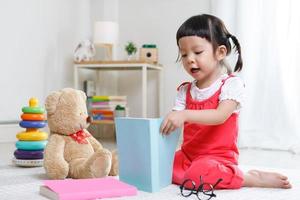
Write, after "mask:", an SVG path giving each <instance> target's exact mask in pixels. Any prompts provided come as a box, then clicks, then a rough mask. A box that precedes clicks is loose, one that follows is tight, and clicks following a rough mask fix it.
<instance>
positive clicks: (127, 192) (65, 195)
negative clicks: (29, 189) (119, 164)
mask: <svg viewBox="0 0 300 200" xmlns="http://www.w3.org/2000/svg"><path fill="white" fill-rule="evenodd" d="M40 194H41V195H43V196H46V197H48V198H50V199H59V200H88V199H89V200H91V199H97V198H109V197H122V196H133V195H136V194H137V189H136V187H134V186H132V185H129V184H127V183H124V182H122V181H119V180H117V179H115V178H112V177H106V178H94V179H65V180H45V181H44V185H42V186H41V187H40Z"/></svg>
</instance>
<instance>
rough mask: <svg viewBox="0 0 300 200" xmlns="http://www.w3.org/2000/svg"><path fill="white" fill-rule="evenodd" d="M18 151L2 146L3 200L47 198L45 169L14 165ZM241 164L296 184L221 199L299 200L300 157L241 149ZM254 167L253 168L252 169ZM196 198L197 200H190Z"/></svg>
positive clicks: (140, 199) (142, 198)
mask: <svg viewBox="0 0 300 200" xmlns="http://www.w3.org/2000/svg"><path fill="white" fill-rule="evenodd" d="M102 144H103V145H104V147H106V148H108V149H114V148H115V146H116V144H115V143H114V142H112V141H109V140H105V141H103V140H102ZM14 150H15V146H14V143H12V142H11V143H0V199H1V200H6V199H7V200H15V199H16V200H18V199H32V200H35V199H37V200H41V199H45V200H46V198H44V197H42V196H40V195H39V193H38V188H39V187H40V185H41V184H42V180H44V179H46V178H47V177H46V176H45V173H44V170H43V168H41V167H39V168H20V167H15V166H13V165H12V164H11V158H12V157H13V152H14ZM240 153H241V154H240V155H241V156H240V164H241V169H242V170H243V171H247V170H249V169H251V168H253V167H252V166H255V168H256V169H261V170H267V171H270V170H275V171H277V172H280V173H283V174H286V175H287V176H288V177H289V178H290V181H291V183H292V185H293V188H292V189H290V190H282V189H269V188H241V189H239V190H220V191H217V192H216V194H217V198H216V199H219V200H233V199H239V200H252V199H253V200H254V199H255V200H256V199H264V200H273V199H277V200H286V199H289V200H299V199H300V198H299V196H300V192H299V191H300V175H299V169H300V155H294V154H291V153H289V152H283V151H268V150H258V149H241V151H240ZM249 167H250V168H249ZM112 199H116V200H125V199H126V200H161V199H164V200H177V199H178V200H182V199H186V198H183V197H181V195H180V192H179V189H178V186H176V185H173V184H172V185H169V186H167V187H166V188H163V189H162V190H161V191H159V192H156V193H146V192H143V191H138V194H137V196H133V197H122V198H112ZM189 199H196V198H193V197H191V198H189Z"/></svg>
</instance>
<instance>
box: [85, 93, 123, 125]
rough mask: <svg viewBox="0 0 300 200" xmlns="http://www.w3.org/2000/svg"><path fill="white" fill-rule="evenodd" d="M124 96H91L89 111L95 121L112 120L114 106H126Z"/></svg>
mask: <svg viewBox="0 0 300 200" xmlns="http://www.w3.org/2000/svg"><path fill="white" fill-rule="evenodd" d="M126 105H127V97H126V96H92V97H91V98H90V99H89V105H88V109H89V113H90V115H91V116H92V118H93V121H94V122H95V123H97V122H113V121H114V117H115V110H116V107H118V108H119V107H122V108H124V109H125V108H126Z"/></svg>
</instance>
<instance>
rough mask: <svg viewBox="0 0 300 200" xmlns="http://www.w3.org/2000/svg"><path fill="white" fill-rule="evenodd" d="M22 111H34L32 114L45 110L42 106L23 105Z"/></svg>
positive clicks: (41, 112)
mask: <svg viewBox="0 0 300 200" xmlns="http://www.w3.org/2000/svg"><path fill="white" fill-rule="evenodd" d="M22 112H23V113H34V114H43V113H44V112H45V109H44V108H42V107H30V106H29V107H28V106H26V107H23V108H22Z"/></svg>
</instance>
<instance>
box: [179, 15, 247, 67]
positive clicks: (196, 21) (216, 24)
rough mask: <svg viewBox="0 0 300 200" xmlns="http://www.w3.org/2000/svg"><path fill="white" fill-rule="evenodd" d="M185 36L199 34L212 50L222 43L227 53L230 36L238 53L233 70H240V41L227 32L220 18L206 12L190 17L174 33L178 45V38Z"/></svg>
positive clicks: (229, 50)
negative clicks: (209, 44) (209, 43)
mask: <svg viewBox="0 0 300 200" xmlns="http://www.w3.org/2000/svg"><path fill="white" fill-rule="evenodd" d="M185 36H199V37H201V38H205V39H206V40H208V41H209V42H211V43H212V46H213V50H214V52H215V51H216V49H217V48H218V46H220V45H224V46H225V47H226V48H227V55H229V54H230V52H231V49H232V47H231V44H230V41H229V39H230V38H231V40H232V42H233V43H234V45H235V49H236V51H237V53H238V59H237V62H236V65H235V68H234V71H235V72H239V71H241V70H242V67H243V60H242V55H241V46H240V43H239V41H238V40H237V38H236V37H235V36H233V35H231V34H230V33H229V32H228V30H227V29H226V27H225V25H224V23H223V21H222V20H221V19H219V18H217V17H215V16H213V15H208V14H202V15H196V16H193V17H190V18H189V19H187V20H186V21H185V22H184V23H183V24H182V25H181V26H180V27H179V29H178V31H177V33H176V40H177V45H178V46H179V44H178V41H179V39H180V38H182V37H185Z"/></svg>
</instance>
